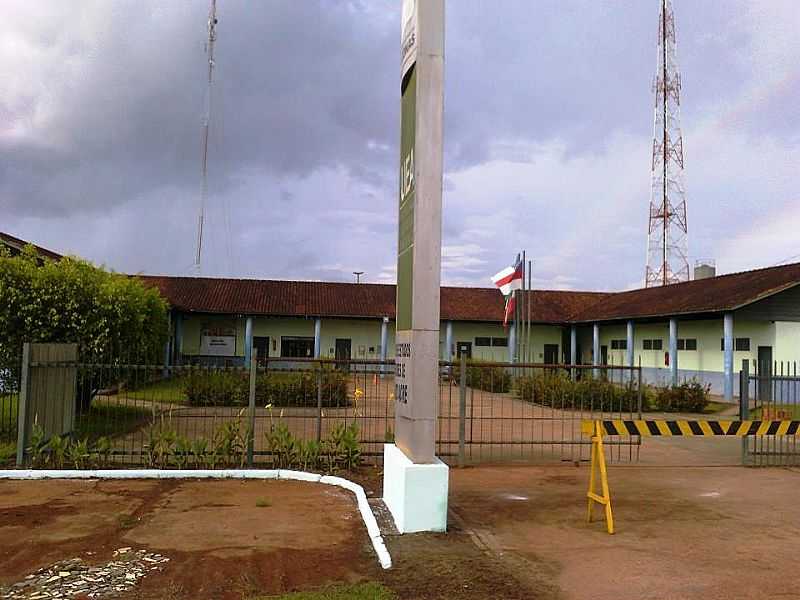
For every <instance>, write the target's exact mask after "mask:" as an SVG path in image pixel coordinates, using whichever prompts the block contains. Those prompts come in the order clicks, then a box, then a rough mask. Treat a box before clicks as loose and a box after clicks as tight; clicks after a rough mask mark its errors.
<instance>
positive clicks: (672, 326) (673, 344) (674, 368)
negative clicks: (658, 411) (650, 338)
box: [669, 318, 678, 385]
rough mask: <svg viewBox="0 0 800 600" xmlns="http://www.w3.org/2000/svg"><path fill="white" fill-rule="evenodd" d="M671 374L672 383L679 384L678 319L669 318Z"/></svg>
mask: <svg viewBox="0 0 800 600" xmlns="http://www.w3.org/2000/svg"><path fill="white" fill-rule="evenodd" d="M669 374H670V381H672V385H678V320H677V319H675V318H672V319H670V320H669Z"/></svg>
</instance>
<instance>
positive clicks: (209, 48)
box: [194, 0, 217, 275]
mask: <svg viewBox="0 0 800 600" xmlns="http://www.w3.org/2000/svg"><path fill="white" fill-rule="evenodd" d="M216 41H217V0H211V9H210V10H209V11H208V40H207V41H206V55H207V56H208V84H207V88H206V106H205V113H204V114H203V167H202V180H201V184H200V212H199V214H198V216H197V253H196V255H195V259H194V268H195V272H196V273H197V274H198V275H199V274H200V259H201V257H202V254H203V221H204V220H205V212H206V200H207V198H208V126H209V123H210V121H211V85H212V83H213V81H214V43H215V42H216Z"/></svg>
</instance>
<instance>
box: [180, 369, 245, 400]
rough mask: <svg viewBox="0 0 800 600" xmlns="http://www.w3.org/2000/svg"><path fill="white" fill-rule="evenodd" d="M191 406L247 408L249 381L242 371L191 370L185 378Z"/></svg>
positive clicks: (185, 392)
mask: <svg viewBox="0 0 800 600" xmlns="http://www.w3.org/2000/svg"><path fill="white" fill-rule="evenodd" d="M183 392H184V394H186V400H187V402H188V403H189V405H190V406H246V405H247V402H248V396H249V387H248V380H247V378H246V376H245V373H243V372H241V371H238V372H237V371H203V370H194V369H192V370H190V371H189V373H188V374H187V375H186V376H184V378H183Z"/></svg>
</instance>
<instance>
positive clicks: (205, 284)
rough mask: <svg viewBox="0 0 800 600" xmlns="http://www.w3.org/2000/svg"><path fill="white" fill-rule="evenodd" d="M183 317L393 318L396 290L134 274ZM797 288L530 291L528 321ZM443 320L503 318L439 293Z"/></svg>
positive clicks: (701, 308) (731, 306) (477, 293)
mask: <svg viewBox="0 0 800 600" xmlns="http://www.w3.org/2000/svg"><path fill="white" fill-rule="evenodd" d="M139 277H140V278H141V279H142V280H143V281H144V282H145V283H147V284H149V285H153V286H155V287H157V288H158V289H159V290H160V292H161V294H162V295H163V296H164V297H165V298H166V299H167V301H168V302H169V303H170V304H171V305H172V306H173V307H175V308H177V309H179V310H182V311H186V312H204V313H224V314H239V315H247V314H251V315H272V316H287V317H288V316H302V317H352V318H381V317H390V318H394V316H395V286H394V285H385V284H374V283H361V284H354V283H331V282H317V281H277V280H256V279H215V278H202V277H166V276H144V275H143V276H139ZM796 285H800V263H795V264H791V265H784V266H780V267H770V268H766V269H758V270H754V271H745V272H742V273H732V274H730V275H721V276H719V277H712V278H708V279H700V280H695V281H687V282H684V283H676V284H673V285H668V286H663V287H655V288H647V289H638V290H632V291H628V292H616V293H603V292H572V291H556V290H535V291H533V292H531V294H532V298H533V302H532V304H531V309H532V310H531V320H532V321H533V322H536V323H552V324H563V323H571V322H576V323H581V322H592V321H600V322H603V321H621V320H625V319H648V318H666V317H669V316H680V315H703V314H711V313H720V312H725V311H730V310H736V309H737V308H741V307H742V306H745V305H748V304H752V303H753V302H757V301H758V300H761V299H762V298H766V297H767V296H770V295H773V294H776V293H778V292H781V291H783V290H785V289H788V288H790V287H793V286H796ZM441 318H442V320H445V321H485V322H500V321H502V320H503V298H502V296H501V295H500V292H498V291H497V290H496V289H494V288H468V287H442V291H441Z"/></svg>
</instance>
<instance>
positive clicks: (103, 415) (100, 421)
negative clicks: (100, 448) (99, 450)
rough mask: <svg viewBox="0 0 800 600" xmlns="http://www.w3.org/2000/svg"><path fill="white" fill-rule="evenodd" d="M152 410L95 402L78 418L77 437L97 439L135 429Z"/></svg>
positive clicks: (76, 425)
mask: <svg viewBox="0 0 800 600" xmlns="http://www.w3.org/2000/svg"><path fill="white" fill-rule="evenodd" d="M152 414H153V413H152V412H151V411H150V410H148V409H147V408H145V407H142V406H127V405H124V404H116V403H112V404H104V403H101V402H93V403H92V407H91V408H90V409H89V411H88V412H86V413H84V414H82V415H81V416H80V417H78V418H77V419H76V423H75V437H77V438H78V439H83V438H89V439H90V440H95V439H97V438H99V437H103V436H106V437H111V436H114V435H121V434H124V433H128V432H131V431H135V430H136V429H138V428H139V427H141V426H142V425H143V424H144V423H146V422H147V420H148V419H149V418H150V417H151V416H152Z"/></svg>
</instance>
